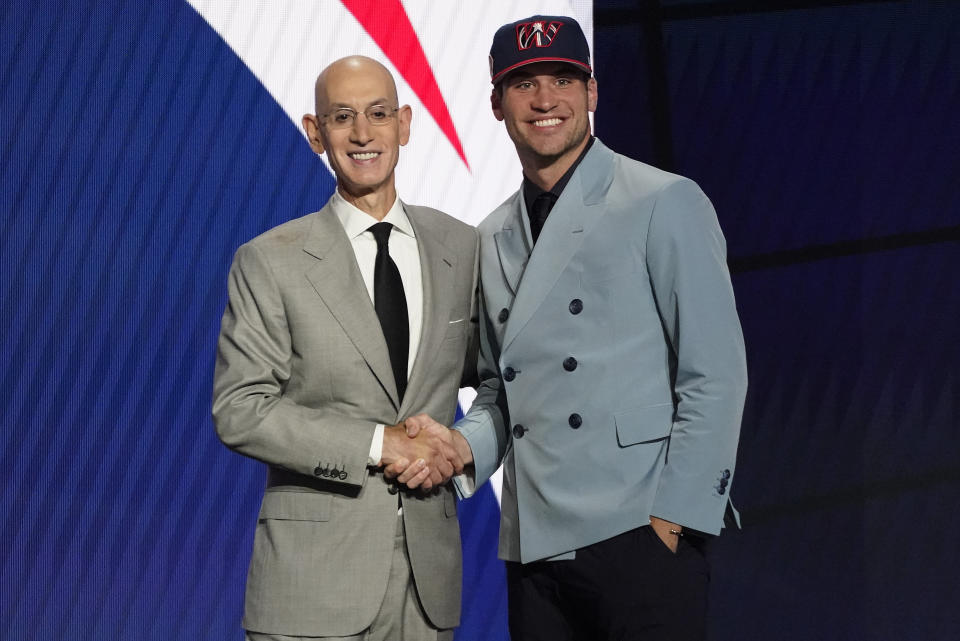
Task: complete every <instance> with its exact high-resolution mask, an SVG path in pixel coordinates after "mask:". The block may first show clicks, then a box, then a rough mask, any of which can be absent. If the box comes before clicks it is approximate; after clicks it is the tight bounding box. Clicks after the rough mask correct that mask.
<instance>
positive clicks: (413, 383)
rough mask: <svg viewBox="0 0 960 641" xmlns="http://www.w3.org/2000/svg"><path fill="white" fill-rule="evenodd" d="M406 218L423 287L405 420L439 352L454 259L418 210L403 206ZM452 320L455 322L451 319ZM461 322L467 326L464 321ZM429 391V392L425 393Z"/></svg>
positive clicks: (414, 207) (452, 278)
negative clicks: (417, 338)
mask: <svg viewBox="0 0 960 641" xmlns="http://www.w3.org/2000/svg"><path fill="white" fill-rule="evenodd" d="M403 208H404V211H405V212H406V214H407V218H408V219H409V220H410V224H411V225H412V226H413V233H414V234H415V235H416V237H417V249H418V251H419V253H420V274H421V281H422V283H423V314H422V319H423V320H422V327H421V330H420V346H419V347H418V348H417V356H416V358H415V359H414V361H413V369H412V370H411V371H410V378H409V381H408V384H407V393H406V394H405V395H404V402H403V405H402V406H401V408H400V410H401V411H400V415H401V416H405V415H406V413H408V412H409V408H411V407H416V406H417V405H420V404H421V403H420V401H419V400H418V398H419V395H420V393H421V392H422V391H423V390H424V389H425V387H426V386H425V383H426V380H427V376H428V375H429V373H430V372H431V371H432V370H433V366H434V360H435V358H436V355H437V353H438V352H439V350H440V343H441V342H442V341H443V337H444V336H445V335H446V332H447V324H448V323H449V322H450V319H449V314H448V313H447V310H449V309H450V305H448V304H446V303H448V302H449V301H450V300H451V296H453V295H454V292H453V284H454V283H453V281H454V275H455V272H456V269H455V268H456V265H457V256H456V255H455V254H454V253H453V252H452V251H451V250H450V249H449V248H448V247H447V246H446V245H444V244H443V240H444V235H445V234H444V233H443V231H441V230H440V229H439V228H438V227H437V226H436V225H430V224H428V221H427V220H426V215H425V213H424V212H423V210H422V209H421V208H420V207H416V206H413V205H407V204H404V205H403ZM454 320H456V319H454ZM464 322H467V321H466V320H464ZM428 391H429V390H428Z"/></svg>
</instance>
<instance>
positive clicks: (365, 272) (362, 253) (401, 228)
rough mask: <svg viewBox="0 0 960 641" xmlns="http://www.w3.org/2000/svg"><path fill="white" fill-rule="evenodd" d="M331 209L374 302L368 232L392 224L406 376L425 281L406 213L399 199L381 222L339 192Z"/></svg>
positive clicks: (376, 451) (373, 453)
mask: <svg viewBox="0 0 960 641" xmlns="http://www.w3.org/2000/svg"><path fill="white" fill-rule="evenodd" d="M330 208H331V209H333V213H334V214H336V216H337V218H338V219H339V220H340V224H342V225H343V229H344V231H346V232H347V238H349V239H350V244H351V245H352V246H353V253H354V255H356V257H357V266H358V267H360V275H361V276H362V277H363V284H364V285H366V287H367V294H368V295H369V296H370V300H371V301H373V272H374V268H375V266H376V258H377V241H376V239H375V238H374V237H373V232H370V231H368V230H369V229H370V227H371V226H372V225H375V224H376V223H378V222H385V223H390V224H392V225H393V229H392V230H390V258H392V259H393V262H394V263H396V265H397V269H398V270H399V271H400V280H401V281H403V293H404V295H405V296H406V298H407V321H408V323H409V327H410V349H409V352H408V356H407V376H409V375H410V372H411V370H412V369H413V362H414V360H415V359H416V357H417V348H418V347H419V346H420V332H421V330H422V325H423V277H422V274H421V271H420V250H419V249H418V248H417V238H416V236H415V235H414V233H413V225H411V224H410V219H409V218H407V214H406V213H405V212H404V211H403V205H401V203H400V199H399V198H397V199H396V200H395V201H393V206H391V207H390V211H388V212H387V215H386V216H384V217H383V220H382V221H378V220H377V219H376V218H374V217H373V216H371V215H370V214H368V213H366V212H365V211H363V210H361V209H358V208H357V207H355V206H354V205H352V204H350V203H348V202H347V201H346V200H345V199H344V198H343V196H341V195H340V191H339V190H338V191H336V192H334V194H333V197H332V198H331V199H330ZM383 427H384V426H383V425H382V424H381V425H377V428H376V431H375V432H374V435H373V442H372V443H371V444H370V458H369V464H370V465H376V464H377V463H379V462H380V457H381V455H382V453H383Z"/></svg>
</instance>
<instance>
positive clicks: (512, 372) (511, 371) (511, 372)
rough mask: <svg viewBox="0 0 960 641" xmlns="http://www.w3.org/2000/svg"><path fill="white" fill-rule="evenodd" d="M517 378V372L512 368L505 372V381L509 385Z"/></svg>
mask: <svg viewBox="0 0 960 641" xmlns="http://www.w3.org/2000/svg"><path fill="white" fill-rule="evenodd" d="M516 377H517V370H515V369H513V368H512V367H508V368H507V369H505V370H503V380H505V381H507V382H508V383H509V382H510V381H512V380H513V379H515V378H516Z"/></svg>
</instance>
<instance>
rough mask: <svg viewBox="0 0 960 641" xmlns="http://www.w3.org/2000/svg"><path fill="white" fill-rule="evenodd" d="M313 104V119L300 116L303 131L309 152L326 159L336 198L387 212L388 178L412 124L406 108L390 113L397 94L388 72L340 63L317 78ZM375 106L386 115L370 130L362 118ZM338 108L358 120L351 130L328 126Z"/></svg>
mask: <svg viewBox="0 0 960 641" xmlns="http://www.w3.org/2000/svg"><path fill="white" fill-rule="evenodd" d="M316 101H317V115H312V114H307V115H306V116H304V117H303V126H304V129H306V131H307V136H308V138H309V139H310V146H311V147H312V148H313V150H314V151H315V152H317V153H325V154H327V159H328V160H329V162H330V166H331V167H332V168H333V171H334V173H335V174H336V176H337V186H338V188H339V190H340V193H341V194H342V195H343V196H344V198H346V199H347V200H349V201H351V202H354V204H357V203H358V201H359V200H361V199H363V200H364V201H366V202H368V203H381V202H386V207H387V208H389V207H390V205H392V204H393V201H394V200H395V199H396V188H395V186H394V177H393V176H394V174H393V172H394V168H395V167H396V166H397V160H398V159H399V157H400V145H405V144H407V141H408V140H409V139H410V118H411V112H410V107H409V106H407V105H404V106H403V107H400V108H399V109H398V110H397V111H396V112H395V113H394V112H393V111H392V110H393V108H395V107H396V106H397V88H396V85H395V84H394V82H393V77H392V76H391V75H390V72H389V71H387V69H386V68H385V67H384V66H383V65H381V64H380V63H378V62H376V61H375V60H371V59H370V58H364V57H362V56H351V57H349V58H343V59H341V60H338V61H336V62H334V63H333V64H331V65H330V66H329V67H327V68H326V69H324V71H323V73H321V74H320V77H319V78H317V85H316ZM374 105H381V106H385V107H387V110H388V111H390V112H391V115H390V117H389V118H388V119H387V121H386V123H385V124H381V125H372V124H370V121H369V120H368V119H367V117H366V115H364V114H363V113H362V112H364V111H365V110H366V109H367V108H369V107H371V106H374ZM342 108H348V109H352V110H353V111H355V112H357V115H356V117H355V118H354V119H353V125H352V126H349V127H345V128H343V129H339V128H335V127H333V126H331V125H332V122H331V119H332V117H333V114H332V112H334V111H335V110H337V109H342ZM327 114H329V116H328V115H327ZM361 209H364V210H365V211H367V210H368V207H361ZM370 213H376V212H370ZM383 213H386V212H385V211H384V212H383Z"/></svg>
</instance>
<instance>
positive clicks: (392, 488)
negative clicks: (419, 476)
mask: <svg viewBox="0 0 960 641" xmlns="http://www.w3.org/2000/svg"><path fill="white" fill-rule="evenodd" d="M399 491H400V488H399V487H397V484H396V483H391V484H390V485H388V486H387V492H389V493H390V494H396V493H397V492H399Z"/></svg>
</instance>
